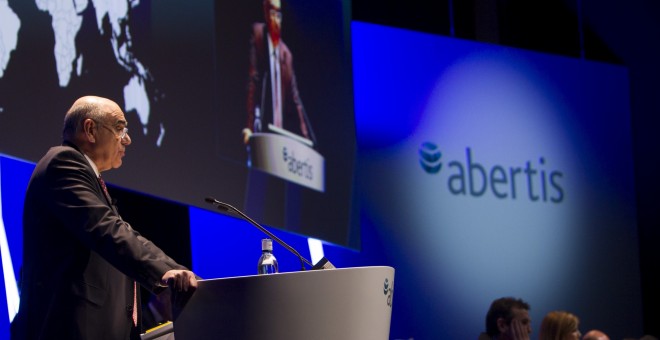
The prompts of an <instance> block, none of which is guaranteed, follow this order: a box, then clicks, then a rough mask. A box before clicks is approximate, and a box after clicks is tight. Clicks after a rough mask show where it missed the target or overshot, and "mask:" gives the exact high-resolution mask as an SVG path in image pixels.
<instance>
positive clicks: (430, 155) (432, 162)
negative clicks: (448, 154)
mask: <svg viewBox="0 0 660 340" xmlns="http://www.w3.org/2000/svg"><path fill="white" fill-rule="evenodd" d="M440 157H442V152H440V150H439V149H438V146H437V145H435V144H433V143H429V142H426V143H422V146H420V147H419V164H420V165H421V166H422V169H424V171H426V172H428V173H430V174H436V173H438V172H439V171H440V168H442V162H440Z"/></svg>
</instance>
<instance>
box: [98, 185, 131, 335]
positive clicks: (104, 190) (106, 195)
mask: <svg viewBox="0 0 660 340" xmlns="http://www.w3.org/2000/svg"><path fill="white" fill-rule="evenodd" d="M98 179H99V183H100V184H101V188H102V189H103V193H104V194H105V198H107V199H108V202H112V199H111V198H110V193H108V187H107V186H106V185H105V181H104V180H103V177H101V175H99V177H98ZM133 325H134V326H136V327H137V283H135V281H133Z"/></svg>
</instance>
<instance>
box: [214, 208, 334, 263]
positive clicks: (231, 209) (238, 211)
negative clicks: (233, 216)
mask: <svg viewBox="0 0 660 340" xmlns="http://www.w3.org/2000/svg"><path fill="white" fill-rule="evenodd" d="M204 200H205V201H206V202H207V203H211V204H213V205H215V206H216V207H218V209H221V210H224V211H228V212H229V211H233V212H235V213H237V214H239V215H240V216H241V217H243V218H244V219H245V220H246V221H248V222H250V223H252V225H253V226H255V227H257V229H259V230H261V232H263V233H264V234H266V235H268V237H270V238H271V239H273V240H275V241H276V242H277V243H279V244H280V245H281V246H282V247H284V248H286V249H287V250H288V251H290V252H291V253H293V254H294V255H296V256H297V257H298V258H299V259H300V267H301V270H302V271H305V263H307V265H309V266H313V265H312V263H311V262H309V261H308V260H307V259H305V258H304V257H302V255H300V253H298V252H297V251H296V250H295V249H293V247H291V246H290V245H288V244H286V243H285V242H284V241H282V240H280V238H279V237H277V236H275V235H274V234H273V233H271V232H270V231H268V229H266V228H264V227H262V226H261V225H260V224H259V223H257V222H255V221H254V220H253V219H251V218H250V217H248V216H247V215H245V214H244V213H243V212H242V211H240V210H238V209H236V208H234V207H233V206H231V205H229V204H227V203H224V202H220V201H218V200H217V199H215V198H213V197H207V198H205V199H204ZM323 260H325V262H324V264H323V265H321V266H318V267H313V268H312V269H313V270H314V269H329V268H334V266H332V265H331V264H330V266H332V267H327V264H328V263H330V262H329V261H328V260H327V259H325V257H324V258H323V259H321V261H319V264H320V263H321V262H323Z"/></svg>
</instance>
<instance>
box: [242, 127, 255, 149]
mask: <svg viewBox="0 0 660 340" xmlns="http://www.w3.org/2000/svg"><path fill="white" fill-rule="evenodd" d="M241 133H242V134H243V144H245V145H247V144H248V143H249V142H250V137H252V130H250V129H248V128H245V129H243V131H241Z"/></svg>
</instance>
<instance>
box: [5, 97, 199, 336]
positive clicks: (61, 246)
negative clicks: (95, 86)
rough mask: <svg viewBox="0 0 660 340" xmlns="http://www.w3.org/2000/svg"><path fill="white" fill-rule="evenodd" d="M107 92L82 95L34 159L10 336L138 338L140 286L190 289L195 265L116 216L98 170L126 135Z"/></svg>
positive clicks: (114, 158)
mask: <svg viewBox="0 0 660 340" xmlns="http://www.w3.org/2000/svg"><path fill="white" fill-rule="evenodd" d="M126 126H127V122H126V119H125V117H124V113H123V112H122V110H121V108H120V107H119V106H118V105H117V104H116V103H114V102H113V101H111V100H109V99H106V98H100V97H93V96H87V97H82V98H80V99H78V100H76V102H75V103H74V104H73V106H72V107H71V109H69V111H68V112H67V114H66V116H65V119H64V129H63V133H62V139H63V144H62V145H61V146H56V147H53V148H51V149H50V150H49V151H48V152H47V153H46V155H45V156H44V157H43V158H42V159H41V160H40V161H39V162H38V163H37V165H36V168H35V169H34V172H33V174H32V177H31V179H30V183H29V185H28V189H27V193H26V196H25V210H24V216H23V235H24V241H23V242H24V250H23V251H24V254H23V261H24V262H23V268H22V274H21V282H20V284H21V301H20V307H19V311H18V314H17V315H16V317H15V319H14V321H13V322H12V325H11V338H12V339H95V340H96V339H113V340H116V339H139V334H140V310H139V308H137V307H138V306H140V297H139V292H140V289H139V288H140V287H139V286H137V285H136V282H137V283H138V284H140V285H142V286H144V287H146V288H147V289H149V290H151V291H153V292H154V293H159V292H162V291H163V290H165V289H167V287H168V285H169V287H170V288H171V289H172V290H173V291H174V292H180V293H181V294H184V295H189V294H191V293H192V292H193V291H194V290H195V289H196V288H197V279H196V276H195V274H194V273H192V272H191V271H189V270H187V269H186V268H185V267H183V266H181V265H179V264H177V263H176V262H175V261H174V260H172V259H171V258H170V257H168V256H167V255H166V254H165V253H163V251H162V250H161V249H159V248H158V247H157V246H156V245H154V244H153V243H151V242H150V241H149V240H147V239H145V238H144V237H143V236H141V235H140V234H139V233H138V232H137V231H135V230H134V229H133V228H132V227H131V225H130V224H128V223H127V222H125V221H124V220H122V218H121V216H120V215H119V213H118V212H117V209H116V207H115V206H114V205H113V203H112V199H111V198H110V196H109V194H108V192H107V190H106V188H105V182H104V181H103V179H102V178H101V177H100V175H101V172H103V171H106V170H110V169H113V168H119V167H120V166H121V164H122V158H123V157H124V155H125V152H126V147H127V146H128V145H130V144H131V138H130V136H129V135H128V133H127V132H128V129H127V127H126Z"/></svg>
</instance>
